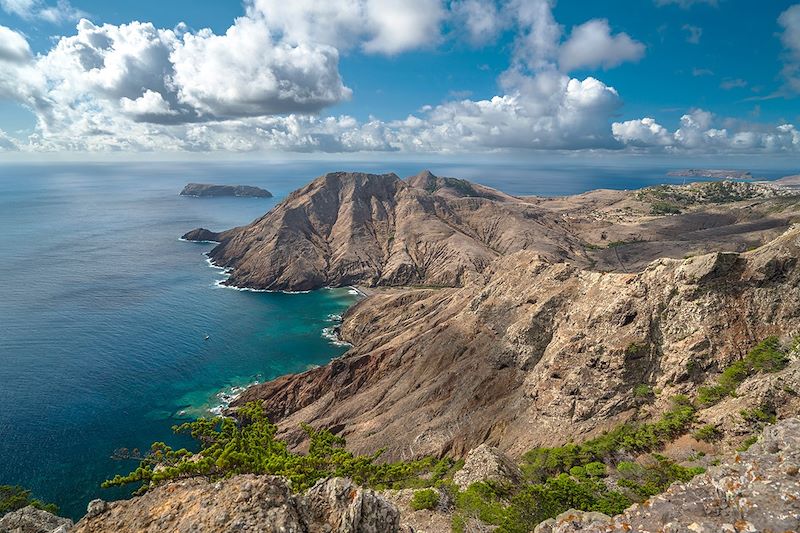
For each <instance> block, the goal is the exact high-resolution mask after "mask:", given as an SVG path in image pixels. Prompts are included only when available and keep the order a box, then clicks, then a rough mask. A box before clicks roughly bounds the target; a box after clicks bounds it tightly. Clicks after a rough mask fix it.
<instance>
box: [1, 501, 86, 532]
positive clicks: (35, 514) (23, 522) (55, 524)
mask: <svg viewBox="0 0 800 533" xmlns="http://www.w3.org/2000/svg"><path fill="white" fill-rule="evenodd" d="M71 527H72V520H69V519H67V518H61V517H59V516H55V515H53V514H51V513H48V512H47V511H42V510H41V509H37V508H35V507H33V506H30V505H29V506H28V507H24V508H22V509H19V510H17V511H14V512H12V513H8V514H6V515H5V516H3V517H2V518H0V533H67V532H68V531H70V528H71Z"/></svg>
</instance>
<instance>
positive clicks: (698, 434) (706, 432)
mask: <svg viewBox="0 0 800 533" xmlns="http://www.w3.org/2000/svg"><path fill="white" fill-rule="evenodd" d="M692 436H693V437H694V438H695V439H697V440H702V441H705V442H715V441H718V440H719V439H720V438H722V432H721V431H720V430H719V428H717V426H715V425H713V424H706V425H704V426H702V427H701V428H700V429H698V430H697V431H695V432H694V433H693V434H692Z"/></svg>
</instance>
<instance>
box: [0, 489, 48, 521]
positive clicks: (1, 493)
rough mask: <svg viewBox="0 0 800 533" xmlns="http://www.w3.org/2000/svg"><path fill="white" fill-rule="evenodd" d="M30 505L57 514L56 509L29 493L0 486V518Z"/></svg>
mask: <svg viewBox="0 0 800 533" xmlns="http://www.w3.org/2000/svg"><path fill="white" fill-rule="evenodd" d="M29 505H32V506H33V507H36V508H37V509H41V510H43V511H47V512H48V513H53V514H57V513H58V507H57V506H56V505H54V504H52V503H45V502H43V501H41V500H38V499H36V498H34V497H33V495H32V494H31V491H29V490H26V489H24V488H22V487H19V486H16V485H0V516H3V515H5V514H7V513H11V512H14V511H17V510H19V509H22V508H23V507H27V506H29Z"/></svg>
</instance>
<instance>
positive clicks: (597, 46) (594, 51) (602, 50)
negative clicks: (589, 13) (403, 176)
mask: <svg viewBox="0 0 800 533" xmlns="http://www.w3.org/2000/svg"><path fill="white" fill-rule="evenodd" d="M644 53H645V46H644V45H643V44H642V43H640V42H638V41H635V40H634V39H632V38H631V37H630V36H629V35H628V34H627V33H618V34H616V35H612V33H611V27H610V26H609V24H608V21H607V20H605V19H595V20H590V21H588V22H586V23H584V24H581V25H580V26H575V27H574V28H573V29H572V33H571V34H570V36H569V39H568V40H567V41H566V42H565V43H564V44H563V45H562V46H561V50H560V51H559V58H558V59H559V65H560V66H561V68H562V69H563V70H565V71H567V72H568V71H570V70H574V69H578V68H586V67H589V68H598V67H601V68H604V69H609V68H613V67H617V66H619V65H621V64H622V63H626V62H628V61H639V60H640V59H641V58H642V57H644Z"/></svg>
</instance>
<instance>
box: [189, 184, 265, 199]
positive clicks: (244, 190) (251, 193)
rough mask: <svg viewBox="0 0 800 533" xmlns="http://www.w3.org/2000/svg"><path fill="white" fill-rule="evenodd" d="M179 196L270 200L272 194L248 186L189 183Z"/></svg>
mask: <svg viewBox="0 0 800 533" xmlns="http://www.w3.org/2000/svg"><path fill="white" fill-rule="evenodd" d="M181 196H195V197H197V198H213V197H217V196H237V197H241V198H272V193H271V192H269V191H268V190H266V189H261V188H260V187H252V186H250V185H211V184H207V183H190V184H188V185H187V186H186V187H184V188H183V190H182V191H181Z"/></svg>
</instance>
